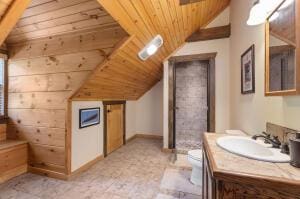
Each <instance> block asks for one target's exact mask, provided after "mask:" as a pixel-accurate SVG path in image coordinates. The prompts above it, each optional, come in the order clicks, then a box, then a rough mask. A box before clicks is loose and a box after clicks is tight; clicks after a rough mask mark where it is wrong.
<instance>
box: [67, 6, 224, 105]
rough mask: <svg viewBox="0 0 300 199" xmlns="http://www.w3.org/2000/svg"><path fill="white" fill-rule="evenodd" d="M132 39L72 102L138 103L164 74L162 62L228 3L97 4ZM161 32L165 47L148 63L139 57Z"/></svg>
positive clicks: (97, 71)
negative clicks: (117, 101) (100, 100)
mask: <svg viewBox="0 0 300 199" xmlns="http://www.w3.org/2000/svg"><path fill="white" fill-rule="evenodd" d="M98 2H99V3H100V4H101V5H102V7H103V8H104V9H106V11H107V12H108V13H109V14H110V15H111V16H112V17H113V18H114V19H115V20H116V21H117V22H118V23H119V24H120V25H121V26H122V27H123V28H124V29H125V30H126V31H127V32H128V33H129V35H130V37H129V38H128V39H127V40H124V41H123V43H122V44H120V45H119V46H118V48H116V50H115V52H114V53H113V54H112V55H111V56H110V57H108V58H107V60H106V61H105V62H104V63H103V64H101V65H100V66H99V67H97V68H96V69H95V70H94V72H93V74H92V75H91V76H90V77H89V78H88V80H87V81H86V82H85V83H84V84H83V85H82V87H81V88H80V89H79V90H78V91H77V92H76V93H74V95H73V100H78V99H80V100H82V99H89V100H93V99H102V100H112V99H113V100H122V99H126V100H136V99H138V98H139V97H141V96H142V95H143V94H144V93H145V92H146V91H148V90H149V89H150V88H151V87H152V86H153V85H155V84H156V83H157V82H158V81H159V80H160V79H161V78H162V74H163V71H162V69H163V67H162V63H163V61H164V60H165V59H166V58H168V56H170V55H171V54H172V53H173V52H174V51H175V50H176V49H178V48H179V47H181V46H182V45H183V44H184V43H185V39H186V38H187V37H188V36H190V35H191V34H192V33H193V32H195V31H196V30H197V29H199V28H201V27H204V26H205V25H207V24H208V23H209V22H210V21H211V20H213V19H214V18H215V17H216V16H217V15H218V14H219V13H220V12H221V11H223V10H224V9H225V8H226V7H227V6H228V4H229V2H230V0H203V1H201V2H198V3H192V4H187V5H183V6H180V5H179V0H98ZM157 34H160V35H162V37H163V38H164V45H163V47H162V48H161V49H160V50H159V51H158V53H157V54H155V55H154V56H152V57H151V58H150V59H148V60H147V61H141V60H140V59H139V58H138V57H137V54H138V52H139V51H140V50H141V49H142V48H143V47H144V46H145V45H146V44H147V43H148V42H149V41H151V39H152V38H153V37H154V36H155V35H157Z"/></svg>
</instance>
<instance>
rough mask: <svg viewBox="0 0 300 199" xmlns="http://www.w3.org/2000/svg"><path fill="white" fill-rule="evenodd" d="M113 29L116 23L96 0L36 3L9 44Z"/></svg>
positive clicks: (24, 14) (16, 29) (31, 6)
mask: <svg viewBox="0 0 300 199" xmlns="http://www.w3.org/2000/svg"><path fill="white" fill-rule="evenodd" d="M112 25H117V22H116V21H115V20H114V19H113V18H112V17H111V16H110V15H109V14H108V13H107V12H106V11H105V10H103V8H102V7H101V5H100V4H99V3H98V2H97V1H96V0H58V1H57V0H33V1H31V3H30V5H29V6H28V7H27V9H26V10H25V11H24V13H23V15H22V17H21V18H20V19H19V21H18V22H17V24H16V26H15V27H14V28H13V30H12V31H11V32H10V34H9V36H8V38H7V39H6V43H8V44H13V43H19V42H25V41H30V40H33V39H38V38H46V37H53V36H56V35H60V34H68V33H74V32H78V31H81V32H83V31H85V30H89V31H90V30H91V29H105V28H106V27H109V26H112Z"/></svg>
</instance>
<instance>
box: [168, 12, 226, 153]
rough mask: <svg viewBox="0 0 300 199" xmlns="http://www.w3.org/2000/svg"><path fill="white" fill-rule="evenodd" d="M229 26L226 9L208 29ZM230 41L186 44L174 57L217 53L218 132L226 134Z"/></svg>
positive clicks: (219, 40) (220, 40)
mask: <svg viewBox="0 0 300 199" xmlns="http://www.w3.org/2000/svg"><path fill="white" fill-rule="evenodd" d="M228 24H229V8H227V9H225V10H224V11H223V12H222V13H221V14H220V15H219V16H218V17H217V18H216V19H215V20H214V21H212V22H211V23H210V24H209V25H208V27H214V26H222V25H228ZM229 42H230V40H229V39H217V40H211V41H202V42H192V43H186V44H185V45H184V46H183V47H182V48H181V49H180V50H178V51H177V52H176V53H175V54H174V55H173V56H179V55H190V54H203V53H214V52H217V56H216V60H215V66H216V132H224V131H225V130H226V129H228V128H229V125H230V113H229V111H230V107H229V105H230V102H229V100H230V96H229V95H230V93H229V90H230V88H229V86H230V74H229V72H230V69H229V68H230V65H229V50H230V49H229ZM163 88H164V107H163V110H164V118H163V121H164V122H163V125H164V127H163V128H164V147H165V148H167V146H168V129H169V128H168V62H167V61H166V62H165V63H164V86H163Z"/></svg>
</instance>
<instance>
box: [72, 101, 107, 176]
mask: <svg viewBox="0 0 300 199" xmlns="http://www.w3.org/2000/svg"><path fill="white" fill-rule="evenodd" d="M95 107H100V111H101V112H100V124H98V125H95V126H90V127H87V128H83V129H79V109H82V108H95ZM71 152H72V159H71V162H72V164H71V170H72V172H73V171H75V170H76V169H78V168H80V167H81V166H83V165H85V164H86V163H88V162H90V161H92V160H94V159H95V158H97V157H98V156H100V155H102V154H103V104H102V102H100V101H75V102H72V150H71Z"/></svg>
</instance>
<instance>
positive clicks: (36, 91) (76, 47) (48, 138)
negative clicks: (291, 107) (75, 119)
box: [8, 26, 127, 174]
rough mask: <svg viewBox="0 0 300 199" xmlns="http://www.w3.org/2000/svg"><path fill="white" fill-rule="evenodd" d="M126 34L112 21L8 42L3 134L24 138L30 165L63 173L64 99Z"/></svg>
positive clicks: (65, 99)
mask: <svg viewBox="0 0 300 199" xmlns="http://www.w3.org/2000/svg"><path fill="white" fill-rule="evenodd" d="M126 36H127V34H126V33H125V32H124V31H123V30H122V29H121V28H120V27H119V26H113V27H111V28H109V29H105V30H100V29H96V30H93V31H91V32H87V33H77V34H67V35H62V36H56V37H51V38H45V39H39V40H32V41H28V42H25V43H16V44H10V45H9V46H8V49H9V66H8V68H9V89H8V91H9V94H8V102H9V104H8V116H9V118H10V121H9V124H8V132H9V133H8V136H9V137H10V138H19V139H23V140H27V141H29V164H30V168H31V169H32V170H35V169H38V170H42V171H45V173H47V172H54V173H58V174H66V173H68V169H67V163H66V162H67V161H66V158H67V157H66V136H67V134H66V133H70V132H67V127H66V126H67V125H68V124H67V119H66V118H67V106H68V99H69V97H70V96H71V95H72V93H73V92H74V91H76V90H77V89H78V88H79V87H80V85H81V84H82V83H83V82H84V81H85V79H86V78H87V77H88V75H89V74H90V73H91V71H92V70H93V69H94V68H96V66H98V65H100V64H101V63H102V62H103V61H104V60H105V58H106V57H107V56H108V55H109V54H110V53H111V51H112V50H113V48H114V46H115V45H116V44H117V43H118V42H119V41H120V40H122V39H123V37H126Z"/></svg>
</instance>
